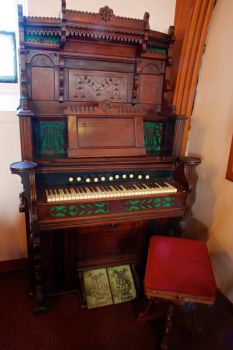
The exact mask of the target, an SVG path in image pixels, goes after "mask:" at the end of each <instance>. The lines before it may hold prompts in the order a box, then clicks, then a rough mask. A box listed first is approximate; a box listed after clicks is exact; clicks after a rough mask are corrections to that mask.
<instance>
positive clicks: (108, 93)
mask: <svg viewBox="0 0 233 350" xmlns="http://www.w3.org/2000/svg"><path fill="white" fill-rule="evenodd" d="M129 79H130V77H129V74H127V73H122V72H119V73H115V72H101V71H88V70H74V69H71V70H69V100H70V101H104V100H111V101H113V102H128V85H129ZM131 94H132V92H131Z"/></svg>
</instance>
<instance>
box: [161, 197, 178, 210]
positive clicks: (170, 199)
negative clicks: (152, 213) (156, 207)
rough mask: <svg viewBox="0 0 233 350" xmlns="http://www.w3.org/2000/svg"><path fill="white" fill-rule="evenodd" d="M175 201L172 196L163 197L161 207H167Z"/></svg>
mask: <svg viewBox="0 0 233 350" xmlns="http://www.w3.org/2000/svg"><path fill="white" fill-rule="evenodd" d="M175 202H176V199H175V198H174V197H165V198H163V207H164V208H168V207H172V206H173V205H174V204H175Z"/></svg>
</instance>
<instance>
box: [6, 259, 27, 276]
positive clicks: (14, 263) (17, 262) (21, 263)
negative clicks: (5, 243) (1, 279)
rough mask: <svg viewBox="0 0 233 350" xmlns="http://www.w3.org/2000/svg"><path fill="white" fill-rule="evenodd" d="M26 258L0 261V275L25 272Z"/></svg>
mask: <svg viewBox="0 0 233 350" xmlns="http://www.w3.org/2000/svg"><path fill="white" fill-rule="evenodd" d="M27 264H28V259H27V258H22V259H13V260H4V261H0V275H1V274H4V273H8V272H14V271H21V270H25V269H26V267H27Z"/></svg>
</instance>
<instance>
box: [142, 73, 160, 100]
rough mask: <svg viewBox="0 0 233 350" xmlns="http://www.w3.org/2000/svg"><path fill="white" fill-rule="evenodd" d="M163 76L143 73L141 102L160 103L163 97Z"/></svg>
mask: <svg viewBox="0 0 233 350" xmlns="http://www.w3.org/2000/svg"><path fill="white" fill-rule="evenodd" d="M162 83H163V80H162V77H161V76H156V75H147V74H142V75H141V82H140V95H139V99H140V103H150V104H156V105H157V104H160V103H161V98H162Z"/></svg>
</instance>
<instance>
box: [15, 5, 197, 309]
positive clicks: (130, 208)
mask: <svg viewBox="0 0 233 350" xmlns="http://www.w3.org/2000/svg"><path fill="white" fill-rule="evenodd" d="M18 15H19V41H20V43H19V48H20V49H19V59H20V88H21V90H20V95H21V98H20V106H19V109H18V116H19V123H20V136H21V152H22V160H21V161H20V162H16V163H13V164H12V165H11V172H12V173H14V174H18V175H20V176H21V179H22V184H23V192H22V193H21V195H20V200H21V203H20V210H21V211H24V212H25V219H26V235H27V244H28V256H29V264H30V288H31V291H32V295H33V300H34V308H35V311H39V310H43V309H44V308H45V306H46V296H48V295H50V294H54V293H60V292H64V291H66V292H67V291H70V292H71V291H76V290H77V288H78V280H77V275H78V273H79V271H83V270H86V269H91V268H96V267H107V266H114V265H117V264H125V263H129V264H132V265H133V266H135V271H136V273H137V275H138V276H139V280H140V279H141V280H142V279H143V276H144V267H145V259H146V251H147V242H148V240H149V237H150V235H151V234H152V233H153V234H172V235H178V234H180V231H179V228H180V226H179V222H180V220H181V219H182V218H183V217H184V214H185V212H186V211H187V209H188V208H189V207H190V206H191V199H190V198H191V189H192V186H193V185H192V181H191V179H192V169H193V168H194V167H195V166H196V165H197V164H198V163H199V162H200V161H199V159H197V158H193V157H181V156H180V146H181V140H182V132H183V126H184V120H185V117H183V116H177V115H176V114H175V112H174V109H173V107H172V104H171V98H172V91H171V88H170V81H171V74H172V47H173V42H174V38H173V31H172V28H170V30H169V34H164V33H160V32H156V31H153V30H151V29H150V26H149V14H148V13H145V14H144V17H143V19H142V20H140V19H132V18H126V17H119V16H116V15H115V14H114V12H113V10H111V9H110V8H109V7H107V6H105V7H102V8H101V9H100V10H99V12H98V13H88V12H81V11H75V10H68V9H67V8H66V2H65V1H64V0H62V1H61V15H60V17H59V18H44V17H24V16H23V12H22V7H21V6H19V7H18Z"/></svg>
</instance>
